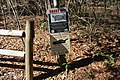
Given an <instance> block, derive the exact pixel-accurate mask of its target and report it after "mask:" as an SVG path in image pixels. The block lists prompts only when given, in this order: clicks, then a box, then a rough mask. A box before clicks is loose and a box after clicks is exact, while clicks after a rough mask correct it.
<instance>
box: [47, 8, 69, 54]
mask: <svg viewBox="0 0 120 80" xmlns="http://www.w3.org/2000/svg"><path fill="white" fill-rule="evenodd" d="M47 14H48V28H49V32H50V43H51V50H52V54H53V55H62V54H67V53H69V52H70V37H69V25H68V23H69V21H68V10H67V9H66V8H50V9H48V11H47Z"/></svg>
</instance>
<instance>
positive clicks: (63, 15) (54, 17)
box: [51, 13, 66, 22]
mask: <svg viewBox="0 0 120 80" xmlns="http://www.w3.org/2000/svg"><path fill="white" fill-rule="evenodd" d="M62 21H66V13H59V14H51V22H62Z"/></svg>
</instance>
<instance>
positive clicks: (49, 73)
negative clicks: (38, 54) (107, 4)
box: [0, 56, 105, 80]
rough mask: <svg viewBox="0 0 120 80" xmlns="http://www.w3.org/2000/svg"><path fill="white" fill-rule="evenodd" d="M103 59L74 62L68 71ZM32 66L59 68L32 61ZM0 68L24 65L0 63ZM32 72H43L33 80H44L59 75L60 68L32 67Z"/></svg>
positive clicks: (96, 57) (1, 59)
mask: <svg viewBox="0 0 120 80" xmlns="http://www.w3.org/2000/svg"><path fill="white" fill-rule="evenodd" d="M104 58H105V57H103V56H95V57H94V59H93V58H92V57H89V58H85V59H81V60H79V61H74V62H72V64H71V65H70V66H71V68H70V70H73V69H75V68H80V67H83V66H87V65H89V64H91V63H92V62H94V61H100V60H104ZM0 61H10V62H22V63H24V62H25V60H24V59H21V60H19V59H14V58H10V59H8V58H0ZM33 63H34V64H37V65H44V66H46V65H47V66H59V65H58V64H57V63H49V62H42V61H33ZM0 67H9V68H18V69H25V65H15V64H7V63H0ZM33 70H34V71H43V72H46V73H43V74H40V75H39V76H36V77H34V79H33V80H41V79H46V78H48V77H52V76H55V75H58V74H60V73H61V72H62V71H64V70H61V69H60V68H57V69H48V68H39V67H34V68H33Z"/></svg>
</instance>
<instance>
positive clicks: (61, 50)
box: [50, 32, 70, 55]
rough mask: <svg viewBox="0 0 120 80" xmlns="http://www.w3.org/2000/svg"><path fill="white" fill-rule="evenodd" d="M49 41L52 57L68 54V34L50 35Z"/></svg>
mask: <svg viewBox="0 0 120 80" xmlns="http://www.w3.org/2000/svg"><path fill="white" fill-rule="evenodd" d="M50 41H51V49H52V54H53V55H62V54H67V53H70V37H69V33H68V32H66V33H55V34H51V35H50Z"/></svg>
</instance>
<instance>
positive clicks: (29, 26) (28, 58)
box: [0, 21, 34, 80]
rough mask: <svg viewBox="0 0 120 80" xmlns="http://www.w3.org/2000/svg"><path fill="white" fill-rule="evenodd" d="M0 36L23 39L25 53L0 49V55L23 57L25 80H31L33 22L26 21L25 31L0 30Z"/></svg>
mask: <svg viewBox="0 0 120 80" xmlns="http://www.w3.org/2000/svg"><path fill="white" fill-rule="evenodd" d="M0 36H11V37H25V52H23V51H14V50H4V49H0V54H1V55H10V56H21V57H24V55H25V72H26V80H33V38H34V21H26V31H23V30H3V29H0Z"/></svg>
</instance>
